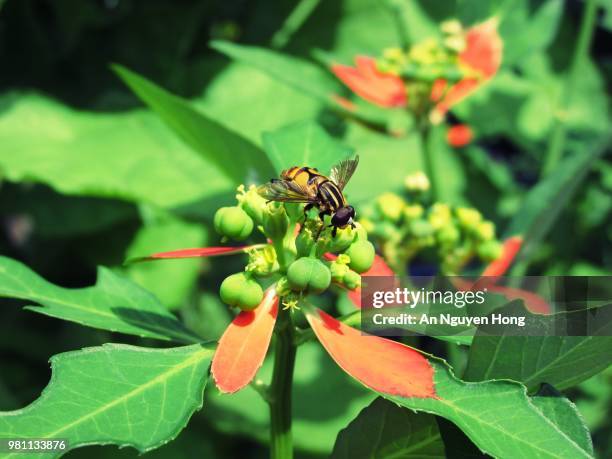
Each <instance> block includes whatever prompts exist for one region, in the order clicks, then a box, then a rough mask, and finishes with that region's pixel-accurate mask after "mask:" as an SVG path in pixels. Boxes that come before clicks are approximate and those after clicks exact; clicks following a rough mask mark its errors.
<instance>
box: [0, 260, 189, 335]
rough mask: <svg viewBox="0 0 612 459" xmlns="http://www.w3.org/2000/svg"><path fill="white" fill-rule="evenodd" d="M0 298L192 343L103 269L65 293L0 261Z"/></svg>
mask: <svg viewBox="0 0 612 459" xmlns="http://www.w3.org/2000/svg"><path fill="white" fill-rule="evenodd" d="M0 297H9V298H19V299H22V300H28V301H33V302H35V303H37V304H40V306H27V307H26V308H27V309H29V310H32V311H35V312H38V313H41V314H45V315H48V316H51V317H56V318H58V319H63V320H69V321H72V322H77V323H79V324H81V325H85V326H88V327H94V328H101V329H103V330H111V331H116V332H121V333H127V334H131V335H138V336H143V337H148V338H157V339H162V340H174V341H179V342H196V341H199V339H198V337H197V336H196V335H195V334H193V333H192V332H191V331H189V330H187V329H186V328H185V327H184V326H183V325H182V324H181V323H180V322H179V321H178V320H177V319H176V317H175V316H174V315H172V314H171V313H170V312H169V311H168V309H167V308H166V307H165V306H164V305H163V304H161V303H160V302H159V300H158V299H157V298H155V296H153V295H152V294H151V293H149V292H148V291H146V290H144V289H142V288H141V287H139V286H138V285H136V284H134V283H133V282H131V281H129V280H127V279H126V278H124V277H121V276H118V275H116V274H113V273H112V272H111V271H109V270H108V269H106V268H100V269H99V270H98V281H97V283H96V285H95V286H93V287H86V288H81V289H68V288H62V287H58V286H57V285H54V284H51V283H49V282H47V281H46V280H45V279H43V278H42V277H40V276H38V275H37V274H36V273H34V272H33V271H31V270H30V269H29V268H27V267H26V266H25V265H23V264H21V263H19V262H18V261H15V260H11V259H10V258H5V257H0Z"/></svg>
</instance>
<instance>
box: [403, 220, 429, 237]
mask: <svg viewBox="0 0 612 459" xmlns="http://www.w3.org/2000/svg"><path fill="white" fill-rule="evenodd" d="M409 228H410V234H412V235H413V236H415V237H417V238H426V237H428V236H431V235H432V234H433V231H434V228H433V226H432V225H431V224H430V223H429V222H428V221H427V220H423V219H419V220H414V221H412V222H410V224H409Z"/></svg>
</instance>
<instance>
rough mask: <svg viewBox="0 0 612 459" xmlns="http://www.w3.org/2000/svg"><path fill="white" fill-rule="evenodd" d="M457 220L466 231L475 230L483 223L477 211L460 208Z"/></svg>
mask: <svg viewBox="0 0 612 459" xmlns="http://www.w3.org/2000/svg"><path fill="white" fill-rule="evenodd" d="M457 220H459V224H460V225H461V226H462V227H463V228H465V229H475V228H476V227H477V225H478V224H479V223H480V222H481V221H482V215H481V214H480V212H478V211H477V210H476V209H470V208H467V207H459V208H458V209H457Z"/></svg>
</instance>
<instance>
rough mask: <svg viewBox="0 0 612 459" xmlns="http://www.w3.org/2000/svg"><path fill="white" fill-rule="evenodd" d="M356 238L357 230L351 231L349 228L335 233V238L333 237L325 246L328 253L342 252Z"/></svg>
mask: <svg viewBox="0 0 612 459" xmlns="http://www.w3.org/2000/svg"><path fill="white" fill-rule="evenodd" d="M356 238H357V229H353V228H351V227H350V226H349V227H346V228H342V229H339V230H338V232H337V233H336V237H333V238H332V239H331V240H330V241H329V244H328V245H327V250H328V251H329V252H333V253H338V252H344V251H345V250H346V249H348V248H349V246H350V245H351V244H352V243H353V241H354V240H355V239H356Z"/></svg>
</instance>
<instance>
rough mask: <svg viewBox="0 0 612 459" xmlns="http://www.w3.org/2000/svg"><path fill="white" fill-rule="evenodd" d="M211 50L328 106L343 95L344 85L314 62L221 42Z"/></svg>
mask: <svg viewBox="0 0 612 459" xmlns="http://www.w3.org/2000/svg"><path fill="white" fill-rule="evenodd" d="M210 46H211V48H213V49H216V50H217V51H219V52H221V53H223V54H225V55H227V56H229V57H231V58H232V59H235V60H237V61H240V62H244V63H247V64H249V65H252V66H253V67H256V68H258V69H259V70H261V71H263V72H266V73H268V74H269V75H270V76H272V77H274V78H276V79H277V80H278V81H282V82H283V83H285V84H287V85H289V86H292V87H294V88H296V89H298V90H299V91H303V92H305V93H307V94H309V95H311V96H313V97H316V98H318V99H321V100H323V101H325V102H326V103H329V101H330V97H331V96H332V95H333V94H336V93H338V92H339V88H340V84H339V83H337V82H336V81H335V80H334V77H333V76H332V75H331V73H329V72H327V71H326V70H324V69H322V68H320V67H319V66H317V65H315V64H313V63H311V62H308V61H305V60H301V59H298V58H294V57H291V56H287V55H283V54H281V53H278V52H275V51H270V50H268V49H265V48H258V47H256V46H245V45H237V44H234V43H230V42H226V41H220V40H216V41H212V42H211V43H210Z"/></svg>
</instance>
